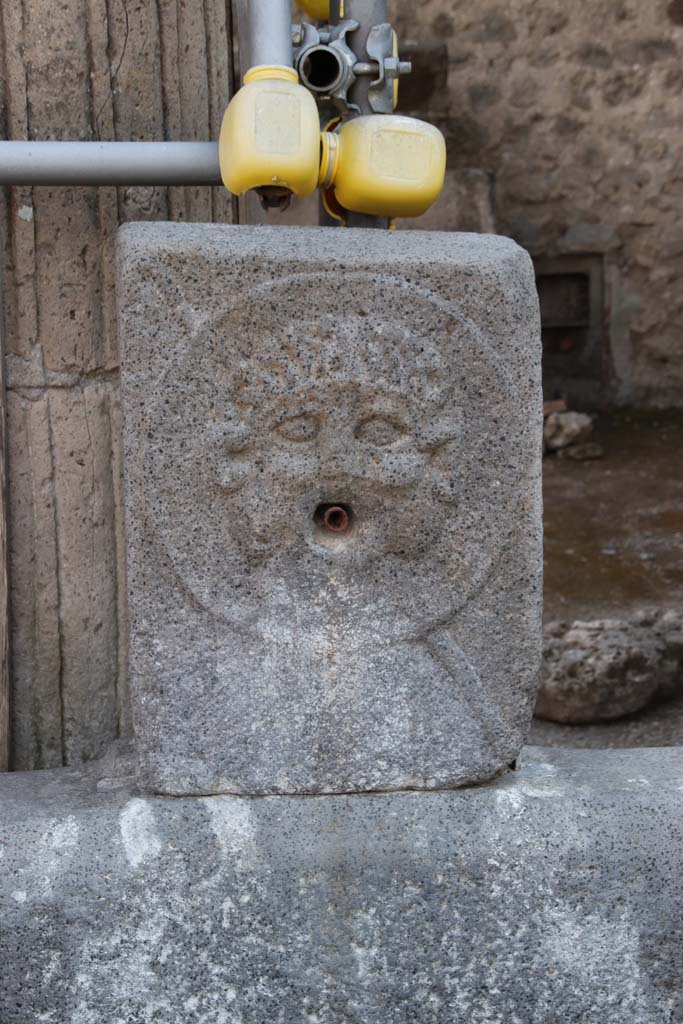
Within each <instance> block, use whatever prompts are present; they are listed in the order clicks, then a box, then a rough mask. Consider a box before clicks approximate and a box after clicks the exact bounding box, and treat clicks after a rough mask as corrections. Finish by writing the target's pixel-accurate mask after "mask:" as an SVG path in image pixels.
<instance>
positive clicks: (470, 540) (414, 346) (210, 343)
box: [119, 224, 542, 794]
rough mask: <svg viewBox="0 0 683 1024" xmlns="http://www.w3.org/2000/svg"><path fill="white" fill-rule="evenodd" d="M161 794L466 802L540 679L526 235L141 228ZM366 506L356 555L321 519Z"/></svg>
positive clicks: (128, 427) (133, 660)
mask: <svg viewBox="0 0 683 1024" xmlns="http://www.w3.org/2000/svg"><path fill="white" fill-rule="evenodd" d="M119 302H120V330H121V338H122V342H123V346H124V367H123V384H124V395H123V398H124V420H125V430H124V435H125V437H124V444H125V455H126V463H125V467H126V474H127V488H126V489H127V496H126V512H127V530H128V543H129V591H130V614H131V657H130V671H131V690H132V694H133V701H134V718H135V725H136V733H137V737H138V745H139V751H140V756H141V776H140V777H141V781H142V784H143V786H144V787H145V788H147V789H151V790H152V791H160V792H167V793H181V794H182V793H212V792H247V793H263V792H321V791H322V792H348V791H356V790H384V789H394V788H404V787H408V788H412V787H415V788H420V787H427V788H431V787H438V786H449V785H458V784H462V783H466V782H471V781H475V780H481V779H484V778H489V777H491V776H492V775H494V774H496V773H497V772H499V771H500V770H501V769H503V768H504V767H505V765H506V764H508V763H509V762H510V761H512V760H513V759H514V758H515V756H516V754H517V752H518V750H519V748H520V746H521V744H522V742H523V738H524V735H525V732H526V729H527V727H528V722H529V719H530V714H531V710H532V704H533V699H534V692H535V686H536V679H537V671H538V668H539V664H540V625H539V623H540V598H541V581H540V564H541V550H540V548H541V527H540V461H541V423H542V417H541V392H540V345H539V332H538V311H537V300H536V295H535V289H534V280H533V274H532V270H531V264H530V261H529V259H528V257H527V256H526V254H525V253H524V252H523V251H522V250H520V249H519V248H518V247H517V246H516V245H515V244H514V243H513V242H510V241H509V240H507V239H501V238H493V237H484V236H481V237H480V236H473V235H434V234H429V233H422V232H411V233H403V234H399V235H396V236H390V235H386V234H382V233H379V232H373V231H365V232H363V231H358V232H355V231H345V232H342V233H340V232H338V231H335V230H333V229H330V230H311V231H305V230H286V229H280V230H277V229H272V228H229V227H216V226H202V227H201V228H197V227H192V226H181V225H161V226H159V225H151V224H148V225H136V226H132V225H131V226H128V227H126V228H124V229H123V232H122V236H121V259H120V282H119ZM327 505H335V506H345V507H346V508H347V509H348V510H349V515H350V516H351V529H350V530H349V531H348V532H347V533H345V534H334V533H330V532H327V531H326V530H325V529H323V528H322V526H321V525H320V522H319V517H318V513H319V510H320V509H321V507H324V506H327Z"/></svg>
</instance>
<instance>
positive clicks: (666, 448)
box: [530, 411, 683, 747]
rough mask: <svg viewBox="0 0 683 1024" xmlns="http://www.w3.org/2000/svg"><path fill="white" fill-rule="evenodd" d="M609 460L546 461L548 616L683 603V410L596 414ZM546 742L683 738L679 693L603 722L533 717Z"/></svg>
mask: <svg viewBox="0 0 683 1024" xmlns="http://www.w3.org/2000/svg"><path fill="white" fill-rule="evenodd" d="M596 440H598V441H600V443H601V444H602V445H603V446H604V448H605V457H604V458H603V459H599V460H596V461H592V462H573V461H571V460H570V459H560V458H556V457H549V458H546V459H545V461H544V495H545V532H546V540H545V576H546V587H545V608H546V619H547V620H551V619H565V620H572V619H577V618H584V619H594V618H601V617H606V616H615V617H618V618H622V617H625V616H627V615H629V614H631V613H632V612H634V611H636V610H637V609H638V608H643V607H645V606H656V607H661V608H670V607H676V608H680V607H681V606H682V605H683V411H680V412H676V413H649V414H641V413H637V414H636V413H622V414H619V415H616V416H610V417H602V418H599V419H598V422H597V428H596ZM530 742H532V743H536V744H539V745H542V746H550V745H552V746H555V745H557V746H575V747H626V746H658V745H670V744H675V745H680V744H683V699H679V700H678V701H673V702H670V703H669V704H666V705H661V706H660V707H656V708H650V709H649V710H648V711H647V712H645V713H644V714H641V715H637V716H634V717H633V718H630V719H623V720H621V721H620V722H615V723H612V724H610V725H601V726H560V725H553V724H552V723H549V722H540V721H536V722H534V728H533V731H532V735H531V740H530Z"/></svg>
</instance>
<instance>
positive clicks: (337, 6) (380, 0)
mask: <svg viewBox="0 0 683 1024" xmlns="http://www.w3.org/2000/svg"><path fill="white" fill-rule="evenodd" d="M341 8H342V3H341V2H340V0H331V3H330V21H331V22H332V24H338V22H339V21H340V20H342V14H341ZM343 10H344V14H343V20H348V19H353V20H354V21H357V22H358V23H359V28H358V29H357V30H356V31H355V32H351V33H349V36H348V40H349V45H350V46H351V49H352V50H353V52H354V53H355V54H356V56H357V57H358V60H360V61H367V60H369V59H370V58H369V54H368V52H367V49H366V45H367V41H368V36H369V34H370V30H371V29H372V28H373V27H374V26H375V25H383V24H385V23H386V22H387V21H388V20H389V12H388V4H387V0H343ZM371 81H372V79H371V78H370V76H369V75H360V76H359V77H358V78H357V79H356V82H355V83H354V85H352V87H351V88H350V89H349V101H350V102H351V103H355V104H356V106H358V107H359V108H360V112H361V114H372V113H373V111H372V108H371V106H370V103H369V101H368V88H369V86H370V83H371ZM375 116H377V117H381V116H382V115H381V114H377V115H375ZM322 223H329V218H327V215H325V216H324V218H323V219H322ZM346 223H347V224H348V226H349V227H350V228H385V229H386V228H388V227H389V219H388V217H371V216H369V215H368V214H365V213H351V212H349V214H348V216H347V218H346Z"/></svg>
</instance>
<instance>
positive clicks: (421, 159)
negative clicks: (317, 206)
mask: <svg viewBox="0 0 683 1024" xmlns="http://www.w3.org/2000/svg"><path fill="white" fill-rule="evenodd" d="M445 173H446V143H445V141H444V137H443V135H442V134H441V132H440V131H439V130H438V128H435V127H434V126H433V125H431V124H427V123H426V122H425V121H418V120H416V119H415V118H412V117H402V116H400V115H397V114H388V115H384V116H374V117H373V116H369V117H356V118H354V119H353V120H351V121H345V122H343V123H342V124H341V125H340V127H339V128H338V129H337V130H336V131H335V132H323V134H322V146H321V163H320V177H319V181H318V184H319V186H320V188H321V189H322V190H323V191H326V190H328V189H331V190H332V191H333V193H334V197H335V199H336V200H337V202H338V203H339V204H340V206H342V207H344V209H346V210H352V211H353V212H355V213H366V214H369V215H371V216H375V217H419V216H420V215H421V214H423V213H425V212H426V211H427V210H428V209H429V207H430V206H431V205H432V204H433V203H434V202H435V200H436V199H437V198H438V197H439V194H440V193H441V189H442V188H443V182H444V175H445Z"/></svg>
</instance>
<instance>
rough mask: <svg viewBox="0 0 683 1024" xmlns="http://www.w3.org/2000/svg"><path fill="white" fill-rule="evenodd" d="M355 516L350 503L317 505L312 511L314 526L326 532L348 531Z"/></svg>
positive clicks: (341, 532)
mask: <svg viewBox="0 0 683 1024" xmlns="http://www.w3.org/2000/svg"><path fill="white" fill-rule="evenodd" d="M354 519H355V516H354V513H353V509H352V508H351V506H350V505H342V504H339V505H329V504H323V505H318V507H317V508H316V510H315V512H314V513H313V520H314V522H315V524H316V526H317V527H318V528H319V529H321V530H324V531H325V532H326V533H336V534H344V533H349V531H350V530H351V528H352V527H353V522H354Z"/></svg>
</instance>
